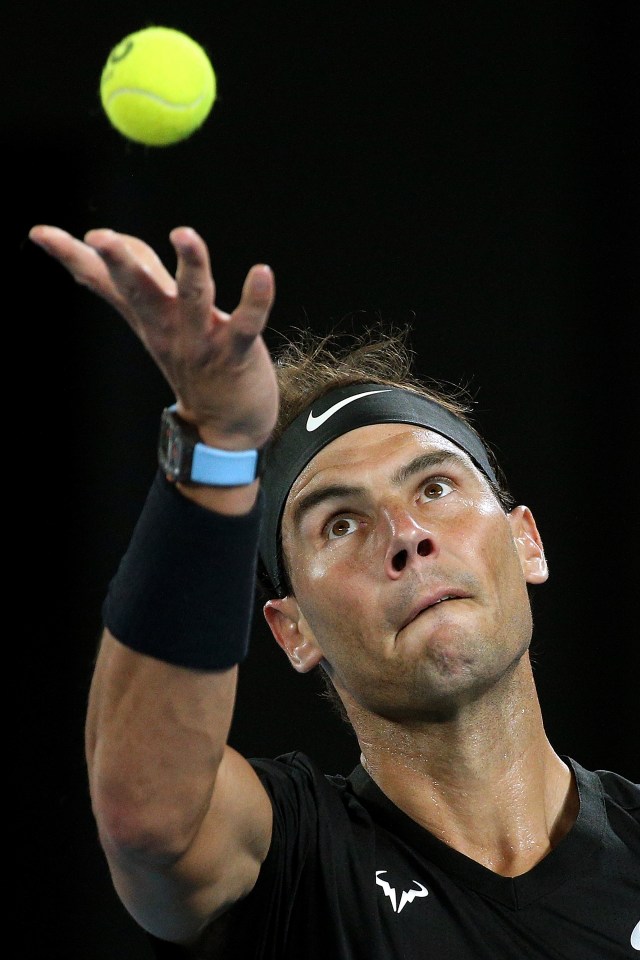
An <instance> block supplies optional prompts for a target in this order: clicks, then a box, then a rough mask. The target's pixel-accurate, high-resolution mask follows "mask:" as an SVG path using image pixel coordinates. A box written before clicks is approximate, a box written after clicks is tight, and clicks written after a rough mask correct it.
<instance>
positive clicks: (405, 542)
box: [382, 505, 437, 580]
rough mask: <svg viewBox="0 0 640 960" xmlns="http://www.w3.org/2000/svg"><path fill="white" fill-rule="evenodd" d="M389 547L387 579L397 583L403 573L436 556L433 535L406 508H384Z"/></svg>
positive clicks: (386, 560) (385, 558) (386, 555)
mask: <svg viewBox="0 0 640 960" xmlns="http://www.w3.org/2000/svg"><path fill="white" fill-rule="evenodd" d="M382 514H383V517H384V522H385V526H386V528H387V529H386V536H387V538H388V539H387V545H386V549H385V557H384V565H385V571H386V573H387V576H389V577H390V578H391V579H392V580H397V579H399V577H401V576H402V574H403V572H404V571H406V570H408V569H410V568H411V567H413V566H415V565H416V564H420V563H421V562H422V559H423V558H424V557H431V556H434V555H435V554H436V553H437V545H436V540H435V536H434V534H433V531H431V530H428V529H427V528H426V527H425V526H424V521H423V520H422V519H418V518H416V517H414V516H413V514H412V513H411V512H410V511H409V510H407V508H406V506H404V505H403V506H396V507H385V508H384V509H383V511H382Z"/></svg>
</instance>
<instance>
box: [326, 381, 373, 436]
mask: <svg viewBox="0 0 640 960" xmlns="http://www.w3.org/2000/svg"><path fill="white" fill-rule="evenodd" d="M390 392H391V387H387V389H386V390H366V391H365V392H364V393H356V394H354V396H353V397H347V398H346V400H339V401H338V403H334V405H333V406H332V407H329V409H328V410H325V412H324V413H321V414H320V416H319V417H314V415H313V411H310V412H309V416H308V417H307V430H308V431H309V433H311V432H312V431H313V430H317V429H318V427H321V426H322V424H323V423H326V421H327V420H328V419H329V417H332V416H333V415H334V413H337V412H338V410H341V409H342V407H346V405H347V404H348V403H353V401H354V400H360V399H361V398H362V397H370V396H371V395H372V394H373V393H390Z"/></svg>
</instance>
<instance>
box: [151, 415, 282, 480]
mask: <svg viewBox="0 0 640 960" xmlns="http://www.w3.org/2000/svg"><path fill="white" fill-rule="evenodd" d="M265 451H266V447H262V448H261V449H260V450H220V449H218V448H216V447H208V446H207V445H206V444H205V443H203V442H202V440H201V439H200V434H199V433H198V431H197V429H196V427H194V425H193V424H192V423H188V422H187V421H186V420H184V419H183V418H182V417H181V416H180V415H179V414H178V413H177V412H176V404H173V406H171V407H166V408H165V409H164V410H163V411H162V419H161V421H160V437H159V439H158V463H159V464H160V466H161V467H162V469H163V470H164V472H165V474H166V475H167V476H168V477H169V478H170V479H171V480H174V481H178V482H180V483H202V484H205V485H207V486H210V487H241V486H244V485H245V484H249V483H253V481H254V480H256V479H257V478H258V477H259V476H260V475H261V468H262V463H263V459H264V454H265Z"/></svg>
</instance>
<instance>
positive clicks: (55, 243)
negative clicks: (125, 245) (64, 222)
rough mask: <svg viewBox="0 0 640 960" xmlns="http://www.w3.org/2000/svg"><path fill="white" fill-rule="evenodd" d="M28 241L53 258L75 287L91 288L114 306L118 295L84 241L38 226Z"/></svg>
mask: <svg viewBox="0 0 640 960" xmlns="http://www.w3.org/2000/svg"><path fill="white" fill-rule="evenodd" d="M29 239H30V240H31V241H32V242H33V243H35V244H37V246H39V247H40V248H41V249H42V250H44V251H45V253H48V254H49V256H51V257H54V258H55V259H56V260H58V262H59V263H61V264H62V266H63V267H65V268H66V270H68V271H69V273H70V274H71V276H72V277H73V279H74V280H75V281H76V283H79V284H82V286H84V287H88V288H89V289H90V290H92V291H93V292H94V293H98V294H99V295H100V296H102V297H104V299H105V300H108V301H109V302H110V303H112V304H114V305H115V306H118V305H119V297H118V292H117V290H116V289H115V287H114V285H113V282H112V280H111V276H110V274H109V271H108V269H107V267H106V264H105V263H104V262H103V260H102V258H101V257H100V255H99V254H98V253H97V252H96V251H95V250H93V249H92V248H91V247H89V246H87V244H85V243H83V242H82V241H81V240H77V239H76V238H75V237H72V236H71V234H70V233H67V231H66V230H61V229H60V227H52V226H49V225H48V224H37V225H36V226H34V227H32V228H31V230H30V231H29Z"/></svg>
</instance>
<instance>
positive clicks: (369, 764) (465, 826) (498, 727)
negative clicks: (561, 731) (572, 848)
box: [350, 658, 578, 876]
mask: <svg viewBox="0 0 640 960" xmlns="http://www.w3.org/2000/svg"><path fill="white" fill-rule="evenodd" d="M351 708H352V709H351V710H350V713H351V714H352V716H351V719H352V723H353V725H354V728H355V730H356V733H357V734H358V740H359V743H360V747H361V750H362V763H363V766H364V767H365V769H366V770H367V771H368V773H369V774H370V776H371V777H372V778H373V780H374V781H375V782H376V783H377V784H378V786H379V787H380V789H381V790H382V791H383V792H384V793H385V794H386V795H387V796H388V797H389V799H390V800H392V801H393V802H394V803H395V804H396V806H398V807H399V808H400V809H401V810H403V811H404V812H405V813H407V814H408V815H409V816H410V817H411V818H412V819H413V820H415V821H416V822H417V823H419V824H420V825H421V826H423V827H425V828H426V829H427V830H429V831H430V832H431V833H433V834H434V835H435V836H437V837H439V838H440V839H441V840H443V841H444V842H445V843H447V844H449V845H450V846H452V847H454V848H455V849H456V850H458V851H459V852H461V853H464V854H465V855H466V856H468V857H471V858H472V859H474V860H476V861H477V862H478V863H481V864H483V865H484V866H486V867H487V868H488V869H490V870H493V871H494V872H496V873H500V874H502V875H504V876H517V875H519V874H521V873H525V872H526V871H527V870H530V869H531V868H532V867H533V866H535V864H536V863H538V862H539V861H540V860H542V859H543V857H545V856H546V855H547V854H548V853H549V852H550V850H552V849H553V847H554V846H555V845H556V844H557V843H558V842H559V841H560V840H561V839H562V837H563V836H564V835H565V834H566V833H567V832H568V831H569V829H570V828H571V826H572V824H573V823H574V821H575V818H576V816H577V812H578V800H577V791H576V788H575V785H574V784H573V778H572V775H571V772H570V770H569V768H568V767H567V766H566V764H565V763H564V762H563V761H562V760H561V759H560V757H559V756H558V755H557V754H556V753H555V751H554V750H553V749H552V747H551V745H550V743H549V741H548V739H547V737H546V734H545V732H544V726H543V722H542V716H541V713H540V706H539V702H538V698H537V695H536V692H535V686H534V682H533V677H532V675H531V667H530V664H529V661H528V659H526V658H524V659H523V660H522V661H521V662H520V665H519V667H518V669H517V670H516V673H515V674H514V675H513V677H512V678H511V679H510V680H509V690H508V693H507V695H506V696H505V695H504V691H502V692H501V693H500V695H498V693H497V691H493V694H492V695H491V696H487V697H484V698H482V699H481V700H480V701H478V702H475V703H473V704H468V705H466V706H465V707H464V708H461V709H460V710H458V711H457V712H456V713H455V715H453V716H452V717H451V718H449V719H447V720H446V721H442V722H434V721H433V720H429V721H421V720H412V721H410V722H407V721H406V719H403V720H397V721H396V720H389V719H387V718H381V717H378V716H373V715H371V714H368V713H366V712H365V711H363V710H362V709H360V708H359V707H356V706H355V705H354V704H351Z"/></svg>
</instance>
